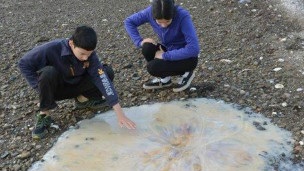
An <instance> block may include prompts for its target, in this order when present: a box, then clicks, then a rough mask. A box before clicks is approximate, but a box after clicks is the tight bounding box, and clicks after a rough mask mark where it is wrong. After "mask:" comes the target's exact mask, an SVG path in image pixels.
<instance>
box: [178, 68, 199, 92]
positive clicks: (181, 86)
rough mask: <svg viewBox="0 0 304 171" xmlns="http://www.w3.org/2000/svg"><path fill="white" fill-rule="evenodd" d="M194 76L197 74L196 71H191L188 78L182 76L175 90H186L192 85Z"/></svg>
mask: <svg viewBox="0 0 304 171" xmlns="http://www.w3.org/2000/svg"><path fill="white" fill-rule="evenodd" d="M194 76H195V73H194V72H193V71H191V72H189V74H188V76H187V77H186V78H184V77H182V78H181V80H180V81H179V83H178V85H177V86H176V87H175V88H173V91H174V92H180V91H184V90H186V89H187V88H188V87H189V86H190V84H191V82H192V80H193V78H194Z"/></svg>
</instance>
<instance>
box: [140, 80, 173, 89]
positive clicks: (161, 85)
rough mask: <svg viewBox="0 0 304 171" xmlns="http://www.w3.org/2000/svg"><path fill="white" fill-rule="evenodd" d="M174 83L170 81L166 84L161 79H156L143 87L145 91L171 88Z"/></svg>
mask: <svg viewBox="0 0 304 171" xmlns="http://www.w3.org/2000/svg"><path fill="white" fill-rule="evenodd" d="M171 84H172V82H171V80H169V81H168V82H166V83H163V82H161V80H160V79H159V78H154V79H152V80H151V81H149V82H147V83H145V84H144V85H143V88H144V89H149V90H150V89H158V88H164V87H169V86H171Z"/></svg>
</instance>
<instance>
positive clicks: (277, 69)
mask: <svg viewBox="0 0 304 171" xmlns="http://www.w3.org/2000/svg"><path fill="white" fill-rule="evenodd" d="M281 69H282V68H280V67H278V68H275V69H273V71H275V72H277V71H280V70H281Z"/></svg>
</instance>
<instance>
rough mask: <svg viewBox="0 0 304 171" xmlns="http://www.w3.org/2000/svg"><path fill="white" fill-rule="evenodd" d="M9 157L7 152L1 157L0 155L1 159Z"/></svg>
mask: <svg viewBox="0 0 304 171" xmlns="http://www.w3.org/2000/svg"><path fill="white" fill-rule="evenodd" d="M8 155H9V152H8V151H5V152H4V153H3V154H2V155H1V159H4V158H5V157H7V156H8Z"/></svg>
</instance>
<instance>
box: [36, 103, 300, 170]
mask: <svg viewBox="0 0 304 171" xmlns="http://www.w3.org/2000/svg"><path fill="white" fill-rule="evenodd" d="M125 112H126V113H127V115H128V116H129V117H130V118H131V119H133V120H134V121H135V122H136V123H137V129H136V130H126V129H122V128H119V127H118V126H117V123H116V117H115V114H114V112H113V111H109V112H106V113H104V114H101V115H98V116H96V117H95V118H93V119H91V120H84V121H81V122H80V123H78V125H79V128H77V129H70V130H69V131H67V132H65V133H64V134H63V135H62V136H61V137H60V138H59V139H58V142H57V143H56V144H55V145H54V147H53V148H52V149H51V150H50V151H49V152H48V153H47V154H46V155H45V156H44V161H43V162H36V163H35V164H34V165H33V166H32V167H31V168H30V170H31V171H35V170H39V171H41V170H45V171H48V170H50V171H53V170H67V171H77V170H79V171H83V170H88V171H91V170H96V171H97V170H98V171H100V170H111V171H112V170H117V171H134V170H139V171H218V170H222V171H244V170H246V171H260V170H274V169H280V168H281V169H284V168H285V169H286V168H293V169H294V170H298V169H299V170H300V169H301V168H300V166H299V165H292V164H291V162H290V161H288V160H286V159H289V158H290V157H292V156H291V151H292V139H291V134H290V133H289V132H287V131H285V130H282V129H279V128H278V127H276V126H274V125H273V124H271V122H270V121H269V120H268V119H266V118H264V117H263V116H262V115H260V114H255V113H252V112H250V111H246V110H238V109H237V108H236V107H233V106H232V105H229V104H225V103H223V102H221V101H215V100H207V99H192V100H188V101H174V102H170V103H157V104H153V105H143V106H138V107H131V108H126V109H125ZM283 158H284V159H283ZM283 160H284V161H283ZM302 169H303V168H302ZM302 169H301V170H302Z"/></svg>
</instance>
